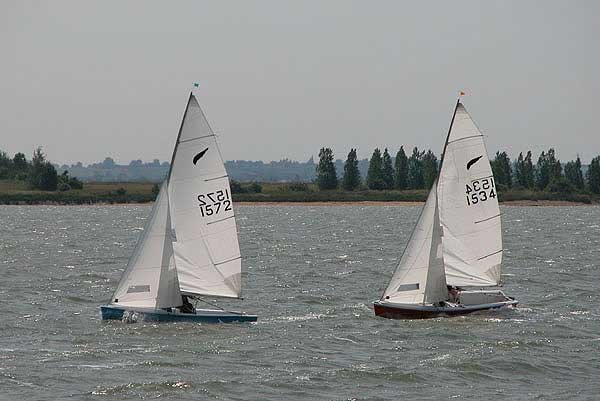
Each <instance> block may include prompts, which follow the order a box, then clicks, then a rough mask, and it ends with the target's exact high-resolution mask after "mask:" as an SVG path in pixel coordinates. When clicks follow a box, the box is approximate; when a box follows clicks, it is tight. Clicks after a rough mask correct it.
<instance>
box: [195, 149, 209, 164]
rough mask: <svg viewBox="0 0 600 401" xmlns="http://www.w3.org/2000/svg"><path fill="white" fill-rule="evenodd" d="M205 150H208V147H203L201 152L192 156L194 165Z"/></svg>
mask: <svg viewBox="0 0 600 401" xmlns="http://www.w3.org/2000/svg"><path fill="white" fill-rule="evenodd" d="M207 150H208V148H206V149H204V150H203V151H202V152H200V153H198V154H197V155H196V156H194V159H193V160H192V163H194V166H195V165H196V163H197V162H198V160H200V159H202V156H204V154H205V153H206V151H207Z"/></svg>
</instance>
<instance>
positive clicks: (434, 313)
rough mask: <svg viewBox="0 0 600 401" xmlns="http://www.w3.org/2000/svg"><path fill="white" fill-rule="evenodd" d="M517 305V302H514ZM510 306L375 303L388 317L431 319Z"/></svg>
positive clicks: (376, 309)
mask: <svg viewBox="0 0 600 401" xmlns="http://www.w3.org/2000/svg"><path fill="white" fill-rule="evenodd" d="M512 305H513V306H516V302H514V303H513V304H512ZM505 306H508V305H506V304H496V305H493V306H492V305H486V306H485V307H480V308H476V307H475V308H472V307H471V308H460V307H456V308H443V310H442V309H441V308H440V309H437V310H436V309H435V308H431V309H430V310H427V309H414V308H402V307H397V306H388V305H381V304H379V303H375V304H373V309H374V310H375V315H376V316H380V317H385V318H387V319H431V318H435V317H452V316H460V315H466V314H469V313H473V312H477V311H482V310H488V309H499V308H501V307H505Z"/></svg>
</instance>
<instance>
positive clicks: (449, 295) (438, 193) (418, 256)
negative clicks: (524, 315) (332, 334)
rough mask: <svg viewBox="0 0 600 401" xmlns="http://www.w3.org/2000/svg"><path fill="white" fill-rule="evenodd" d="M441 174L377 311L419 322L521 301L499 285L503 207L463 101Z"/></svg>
mask: <svg viewBox="0 0 600 401" xmlns="http://www.w3.org/2000/svg"><path fill="white" fill-rule="evenodd" d="M440 163H441V165H440V172H439V175H438V178H437V180H436V181H435V182H434V184H433V186H432V188H431V190H430V191H429V195H428V196H427V201H426V202H425V206H424V207H423V209H422V211H421V214H420V216H419V219H418V221H417V224H416V227H415V229H414V230H413V232H412V234H411V237H410V239H409V241H408V244H407V245H406V248H405V250H404V253H403V254H402V257H401V259H400V262H399V264H398V266H397V268H396V271H395V272H394V274H393V276H392V278H391V280H390V282H389V284H388V286H387V288H386V289H385V291H384V292H383V295H382V296H381V298H380V299H379V300H378V301H376V302H375V303H374V305H373V306H374V310H375V315H377V316H381V317H385V318H390V319H422V318H431V317H438V316H456V315H464V314H467V313H471V312H475V311H481V310H488V309H498V308H504V307H509V306H516V305H517V303H518V301H516V300H515V299H514V298H512V297H508V296H506V295H505V294H504V292H502V291H501V290H500V289H493V288H489V287H498V286H499V284H500V266H501V263H502V231H501V219H500V208H499V206H498V196H497V190H496V184H495V182H494V176H493V174H492V169H491V166H490V162H489V159H488V156H487V151H486V149H485V143H484V140H483V135H482V133H481V132H480V130H479V129H478V128H477V126H476V125H475V123H474V121H473V119H472V118H471V116H470V115H469V113H468V112H467V110H466V108H465V107H464V105H463V104H462V103H461V101H460V97H459V98H458V100H457V101H456V106H455V108H454V114H453V116H452V120H451V122H450V128H449V130H448V135H447V137H446V142H445V145H444V151H443V154H442V159H441V162H440Z"/></svg>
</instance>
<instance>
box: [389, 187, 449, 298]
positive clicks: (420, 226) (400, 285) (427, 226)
mask: <svg viewBox="0 0 600 401" xmlns="http://www.w3.org/2000/svg"><path fill="white" fill-rule="evenodd" d="M436 192H437V191H436V185H435V184H434V185H433V187H432V189H431V191H430V192H429V196H428V197H427V202H425V206H424V207H423V210H422V211H421V215H420V216H419V220H418V221H417V225H416V227H415V229H414V231H413V233H412V236H411V237H410V240H409V241H408V245H407V246H406V249H405V250H404V253H403V254H402V258H401V259H400V263H399V264H398V267H397V268H396V271H395V272H394V275H393V276H392V279H391V280H390V283H389V284H388V287H387V289H386V290H385V292H384V293H383V296H382V299H385V300H386V301H389V302H397V303H411V304H412V303H436V302H439V301H443V300H445V299H446V298H447V295H448V292H447V289H446V280H445V275H444V261H443V255H442V241H441V237H440V236H441V227H440V223H439V217H438V205H437V196H436Z"/></svg>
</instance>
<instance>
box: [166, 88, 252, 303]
mask: <svg viewBox="0 0 600 401" xmlns="http://www.w3.org/2000/svg"><path fill="white" fill-rule="evenodd" d="M169 200H170V206H171V215H172V217H173V226H174V229H175V237H176V238H175V239H174V242H173V249H174V252H175V263H176V266H177V274H178V277H179V286H180V288H181V292H182V293H184V294H190V295H211V296H221V297H232V298H239V297H240V295H241V266H242V265H241V256H240V248H239V244H238V237H237V227H236V224H235V218H234V213H233V206H232V201H231V189H230V187H229V178H228V176H227V172H226V171H225V166H224V164H223V159H222V158H221V153H220V151H219V147H218V145H217V140H216V137H215V135H214V133H213V131H212V129H211V128H210V125H209V124H208V122H207V121H206V118H205V116H204V113H203V112H202V110H201V109H200V105H199V104H198V102H197V100H196V98H195V96H194V95H193V94H191V95H190V98H189V101H188V105H187V108H186V111H185V114H184V117H183V122H182V125H181V129H180V133H179V137H178V138H177V144H176V145H175V152H174V154H173V161H172V166H171V173H170V178H169Z"/></svg>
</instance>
